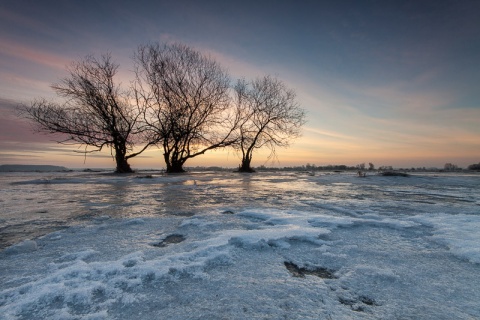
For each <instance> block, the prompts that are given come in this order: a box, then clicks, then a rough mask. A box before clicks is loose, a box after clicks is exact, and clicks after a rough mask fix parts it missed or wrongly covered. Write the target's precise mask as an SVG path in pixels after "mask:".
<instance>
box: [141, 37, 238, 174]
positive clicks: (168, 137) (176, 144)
mask: <svg viewBox="0 0 480 320" xmlns="http://www.w3.org/2000/svg"><path fill="white" fill-rule="evenodd" d="M135 60H136V63H137V69H136V72H137V82H136V90H135V92H136V97H137V101H141V102H142V103H143V104H144V105H145V106H146V113H145V121H146V123H147V124H148V126H149V128H150V132H151V134H152V137H153V139H152V140H154V141H156V142H157V143H158V145H161V147H162V148H163V154H164V159H165V163H166V165H167V172H183V171H184V169H183V165H184V163H185V162H186V161H187V160H188V159H191V158H193V157H196V156H198V155H201V154H204V153H205V152H206V151H208V150H213V149H217V148H222V147H226V146H228V145H231V144H232V143H233V142H234V141H235V140H236V137H235V136H234V134H235V132H236V131H235V129H236V125H237V123H238V119H239V118H238V112H236V110H234V108H232V104H231V98H230V95H229V90H230V80H229V77H228V75H227V73H226V72H225V71H224V70H223V69H222V68H221V67H220V66H219V64H218V63H217V62H215V61H214V60H212V59H211V58H209V57H206V56H204V55H202V54H201V53H199V52H198V51H196V50H194V49H192V48H190V47H188V46H186V45H182V44H165V45H162V46H161V45H159V44H151V45H147V46H141V47H139V48H138V51H137V53H136V56H135Z"/></svg>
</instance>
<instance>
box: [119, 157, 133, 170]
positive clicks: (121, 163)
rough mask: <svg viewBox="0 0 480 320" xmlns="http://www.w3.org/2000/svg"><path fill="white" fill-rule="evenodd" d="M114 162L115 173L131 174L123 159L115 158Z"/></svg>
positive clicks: (126, 162)
mask: <svg viewBox="0 0 480 320" xmlns="http://www.w3.org/2000/svg"><path fill="white" fill-rule="evenodd" d="M115 160H116V162H117V169H116V170H115V173H132V172H133V170H132V168H130V165H129V164H128V161H127V160H126V159H125V157H118V156H117V157H115Z"/></svg>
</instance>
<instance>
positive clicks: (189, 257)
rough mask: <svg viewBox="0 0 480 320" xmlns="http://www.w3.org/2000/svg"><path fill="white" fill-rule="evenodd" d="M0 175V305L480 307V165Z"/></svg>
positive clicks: (307, 312)
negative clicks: (418, 171)
mask: <svg viewBox="0 0 480 320" xmlns="http://www.w3.org/2000/svg"><path fill="white" fill-rule="evenodd" d="M1 178H2V179H3V180H2V181H1V183H2V189H1V193H0V201H1V202H0V204H1V205H2V207H1V212H0V214H1V215H0V219H1V220H0V223H1V225H0V226H1V229H0V232H2V233H0V235H2V238H1V239H6V240H5V241H7V242H9V243H8V244H7V245H6V247H5V249H3V250H2V251H0V319H129V318H130V319H480V303H479V301H480V231H479V230H480V198H479V197H480V196H479V195H480V192H479V191H480V176H475V175H443V176H412V177H409V178H404V177H380V176H369V177H367V178H357V177H355V176H354V175H353V174H352V175H350V174H321V175H320V174H317V175H316V176H308V175H302V174H291V173H290V174H267V173H260V174H255V175H240V174H234V173H207V174H205V173H203V174H200V173H199V174H186V175H179V176H163V175H153V177H151V178H150V177H149V178H145V175H143V176H142V175H140V174H139V175H137V176H135V175H132V176H124V177H122V176H113V175H102V174H79V173H63V174H61V175H60V174H59V175H58V176H51V175H45V174H44V175H40V174H37V175H35V176H29V175H25V174H24V175H14V174H9V175H5V176H1ZM19 226H21V229H22V230H23V231H22V232H19V233H18V234H17V233H15V232H14V231H15V230H18V229H19V228H20V227H19ZM52 230H56V231H52ZM38 234H42V235H41V236H36V237H34V235H38ZM32 235H33V236H32ZM12 242H13V243H12Z"/></svg>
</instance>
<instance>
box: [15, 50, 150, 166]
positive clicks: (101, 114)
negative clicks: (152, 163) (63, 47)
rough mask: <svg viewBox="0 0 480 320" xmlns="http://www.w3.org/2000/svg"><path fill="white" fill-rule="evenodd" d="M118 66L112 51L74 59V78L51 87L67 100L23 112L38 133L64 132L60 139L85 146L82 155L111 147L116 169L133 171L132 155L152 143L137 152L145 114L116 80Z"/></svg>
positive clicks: (39, 102)
mask: <svg viewBox="0 0 480 320" xmlns="http://www.w3.org/2000/svg"><path fill="white" fill-rule="evenodd" d="M118 67H119V65H118V64H116V63H114V62H113V61H112V58H111V55H110V54H106V55H103V56H102V57H101V58H100V59H96V58H95V57H93V56H87V57H86V58H85V59H84V60H82V61H80V62H74V63H72V65H71V66H70V68H69V69H68V71H69V77H67V78H65V79H63V80H62V81H61V82H60V83H58V84H54V85H52V88H53V90H54V91H55V92H56V93H57V95H58V96H60V97H62V98H64V99H63V102H62V103H56V102H49V101H47V100H45V99H39V100H36V101H34V102H33V103H32V104H31V105H30V106H23V107H22V111H21V112H22V114H23V115H24V116H26V117H27V118H29V119H31V120H33V121H34V122H35V123H36V124H37V130H38V131H39V132H46V133H61V134H63V136H65V138H64V139H63V140H60V141H58V142H59V143H72V144H78V143H79V144H81V145H84V146H85V149H84V151H82V152H83V153H85V155H86V154H87V153H91V152H96V151H101V150H102V149H103V148H104V147H109V148H111V151H112V156H114V158H115V161H116V166H117V167H116V172H118V173H128V172H132V169H131V168H130V165H129V164H128V159H130V158H132V157H135V156H137V155H138V154H140V153H141V152H143V151H144V150H145V149H146V148H147V147H148V146H149V145H150V143H145V145H144V147H143V148H142V149H141V150H139V151H137V152H133V147H134V145H135V143H137V142H139V140H141V132H142V129H141V127H140V122H139V120H140V119H141V115H142V112H140V110H139V108H138V106H135V105H132V104H131V103H130V102H129V101H130V100H131V99H130V97H129V94H128V92H125V91H122V90H121V89H120V87H119V86H118V85H116V84H115V83H114V76H115V74H116V73H117V70H118Z"/></svg>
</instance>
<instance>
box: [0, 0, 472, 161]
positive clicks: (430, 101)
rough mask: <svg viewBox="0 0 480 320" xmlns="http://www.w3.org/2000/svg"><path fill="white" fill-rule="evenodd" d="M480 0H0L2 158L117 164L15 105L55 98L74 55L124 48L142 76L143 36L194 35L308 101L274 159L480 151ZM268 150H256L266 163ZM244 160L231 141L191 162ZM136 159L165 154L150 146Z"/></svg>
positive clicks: (124, 74) (121, 54)
mask: <svg viewBox="0 0 480 320" xmlns="http://www.w3.org/2000/svg"><path fill="white" fill-rule="evenodd" d="M479 16H480V2H479V1H463V0H460V1H443V0H440V1H155V3H153V1H144V2H142V1H135V2H134V1H110V0H108V1H21V0H16V1H9V0H4V1H2V2H1V3H0V88H1V91H0V110H1V115H0V125H1V126H0V164H5V163H39V164H40V163H41V164H44V163H52V162H54V163H55V164H61V165H66V166H69V167H82V166H89V167H94V166H107V167H108V166H113V161H112V159H111V156H110V154H109V153H108V152H107V153H103V154H99V155H96V156H92V157H88V158H87V160H86V163H84V158H83V156H79V155H78V154H75V153H74V152H72V150H76V148H75V147H74V148H72V147H71V146H63V145H58V144H55V143H54V142H52V139H53V138H52V137H49V136H40V135H38V134H33V133H32V131H31V129H30V128H29V125H28V124H27V123H24V122H23V121H21V120H19V119H17V117H16V116H14V115H13V114H12V113H11V111H12V109H13V108H14V106H15V105H17V104H18V103H28V102H29V101H31V100H32V99H34V98H38V97H47V98H50V97H54V96H53V92H52V90H51V89H50V87H49V86H50V85H51V84H52V83H55V82H58V80H59V79H61V78H62V77H64V76H66V71H65V66H66V65H67V64H68V63H69V62H70V61H74V60H79V59H81V58H83V57H84V56H85V55H87V54H101V53H104V52H107V51H109V52H111V53H112V55H113V57H114V58H115V59H116V61H117V62H119V63H120V64H121V72H120V74H119V81H121V82H122V83H123V85H126V86H128V84H129V81H131V80H132V79H133V75H132V73H131V70H132V62H131V57H132V55H133V53H134V51H135V49H136V47H137V46H138V45H140V44H145V43H149V42H157V41H158V42H164V41H170V42H182V43H186V44H188V45H191V46H193V47H195V48H197V49H198V50H200V51H202V52H204V53H206V54H209V55H211V56H212V57H214V58H215V59H217V61H218V62H219V63H221V64H222V65H223V66H224V67H225V68H227V69H228V70H229V71H230V73H231V74H232V79H233V80H234V79H236V78H240V77H245V78H247V79H248V78H253V77H256V76H262V75H264V74H272V75H275V76H277V77H279V78H280V79H282V80H283V81H284V82H285V83H286V84H287V85H288V86H290V87H292V88H293V89H295V90H296V92H297V95H298V101H299V103H300V105H301V106H302V107H304V108H305V109H306V110H307V115H308V116H307V118H308V123H307V124H306V125H305V129H304V134H303V136H302V137H301V138H300V139H298V140H296V141H295V142H294V143H293V144H292V146H291V147H290V148H289V149H286V150H283V149H280V150H278V159H277V162H276V163H275V164H274V165H280V166H283V165H292V164H306V163H314V164H317V165H324V164H340V163H343V164H350V165H355V164H359V163H363V162H367V163H368V162H373V163H374V164H375V165H376V166H377V167H378V166H381V165H393V166H396V167H411V166H427V167H428V166H437V167H441V166H443V164H444V163H446V162H452V163H455V164H458V165H459V166H466V165H468V164H472V163H478V162H479V161H480V125H479V122H480V91H479V84H480V64H479V57H480V23H479V22H478V17H479ZM266 156H267V153H260V154H258V155H255V156H254V162H255V163H254V165H261V164H267V165H271V163H265V161H266V158H267V157H266ZM204 164H212V165H226V166H227V165H228V166H236V165H237V164H238V158H237V157H236V156H235V154H232V153H231V152H226V151H219V152H215V153H212V154H209V155H205V156H203V157H201V158H198V159H195V160H194V161H191V162H190V161H189V162H187V165H204ZM132 165H133V166H134V167H144V166H147V167H152V166H157V167H161V166H163V163H162V157H161V152H160V151H158V150H154V149H152V150H150V151H149V152H147V153H145V155H144V156H142V157H141V158H138V159H132Z"/></svg>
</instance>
